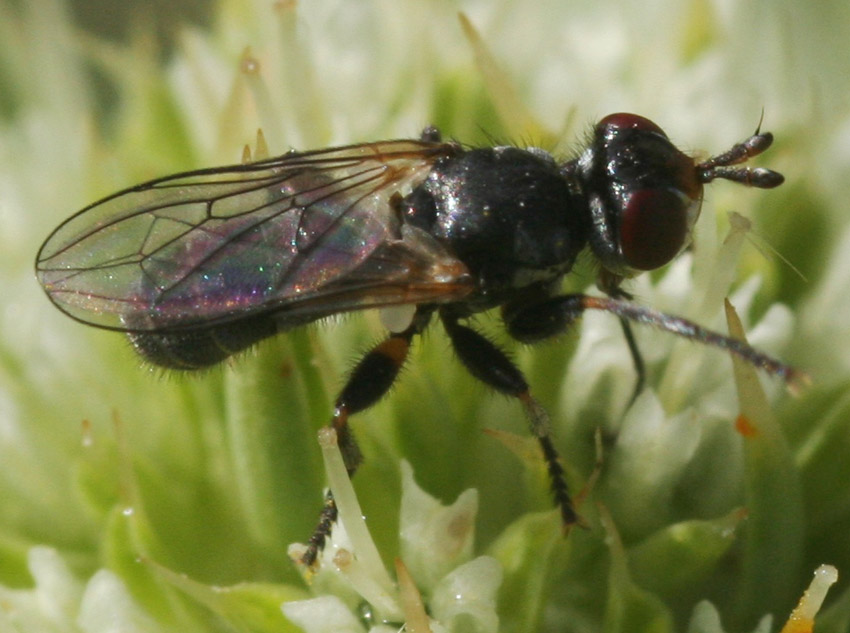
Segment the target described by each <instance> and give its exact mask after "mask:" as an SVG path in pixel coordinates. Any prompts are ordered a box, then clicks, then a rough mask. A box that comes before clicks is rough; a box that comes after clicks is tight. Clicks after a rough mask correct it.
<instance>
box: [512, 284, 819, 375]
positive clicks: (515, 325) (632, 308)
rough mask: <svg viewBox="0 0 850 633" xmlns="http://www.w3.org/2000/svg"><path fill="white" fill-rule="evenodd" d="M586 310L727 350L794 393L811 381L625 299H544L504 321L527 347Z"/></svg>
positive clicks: (690, 323) (678, 319) (695, 326)
mask: <svg viewBox="0 0 850 633" xmlns="http://www.w3.org/2000/svg"><path fill="white" fill-rule="evenodd" d="M586 310H602V311H604V312H610V313H611V314H613V315H615V316H617V317H619V318H620V319H621V321H627V322H634V323H642V324H645V325H651V326H652V327H655V328H656V329H659V330H663V331H665V332H669V333H670V334H675V335H677V336H681V337H683V338H687V339H690V340H692V341H694V342H697V343H701V344H703V345H709V346H711V347H716V348H718V349H722V350H726V351H728V352H731V353H732V354H735V355H736V356H738V357H739V358H741V359H742V360H744V361H746V362H748V363H749V364H750V365H752V366H753V367H756V368H757V369H761V370H762V371H765V372H767V373H768V374H770V375H772V376H778V377H779V378H782V379H783V380H784V381H785V382H786V383H787V385H788V387H789V389H791V390H795V389H797V388H799V387H800V386H801V385H803V384H805V383H806V381H807V378H808V377H807V376H806V375H805V374H804V373H801V372H799V371H797V370H796V369H794V368H793V367H791V366H790V365H786V364H785V363H783V362H781V361H779V360H776V359H775V358H773V357H771V356H768V355H767V354H764V353H763V352H760V351H758V350H757V349H755V348H753V347H750V346H749V345H747V344H746V343H744V342H743V341H740V340H738V339H734V338H731V337H729V336H725V335H723V334H720V333H718V332H714V331H712V330H709V329H707V328H704V327H702V326H701V325H698V324H697V323H694V322H693V321H689V320H687V319H683V318H681V317H677V316H673V315H672V314H667V313H665V312H659V311H658V310H653V309H652V308H648V307H646V306H642V305H639V304H637V303H634V302H632V301H626V300H624V299H618V298H613V297H594V296H591V295H584V294H572V295H562V296H557V297H551V298H548V299H543V300H541V301H539V302H537V303H531V304H528V305H527V306H526V307H513V308H512V309H511V310H509V311H505V313H504V318H505V324H506V326H507V328H508V333H509V334H510V335H511V336H512V337H514V338H515V339H517V340H518V341H522V342H523V343H534V342H537V341H540V340H542V339H545V338H549V337H552V336H555V335H557V334H560V333H562V332H563V331H564V330H566V329H567V327H569V326H570V325H571V324H572V323H573V322H574V321H575V320H576V319H578V318H579V317H580V316H581V315H582V314H583V313H584V312H585V311H586Z"/></svg>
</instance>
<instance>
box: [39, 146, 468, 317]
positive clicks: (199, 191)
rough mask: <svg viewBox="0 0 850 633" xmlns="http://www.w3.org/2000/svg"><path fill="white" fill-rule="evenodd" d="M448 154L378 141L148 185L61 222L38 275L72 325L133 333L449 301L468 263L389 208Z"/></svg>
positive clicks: (463, 282) (461, 289)
mask: <svg viewBox="0 0 850 633" xmlns="http://www.w3.org/2000/svg"><path fill="white" fill-rule="evenodd" d="M457 151H459V150H458V148H457V147H456V146H455V145H452V144H447V143H429V142H420V141H387V142H378V143H369V144H363V145H352V146H347V147H340V148H336V149H327V150H317V151H313V152H305V153H294V152H292V153H289V154H285V155H283V156H281V157H278V158H274V159H270V160H265V161H260V162H257V163H251V164H247V165H235V166H231V167H223V168H216V169H207V170H200V171H195V172H189V173H185V174H178V175H175V176H170V177H167V178H162V179H159V180H154V181H151V182H148V183H145V184H142V185H139V186H137V187H133V188H131V189H127V190H125V191H122V192H120V193H117V194H115V195H113V196H110V197H108V198H105V199H103V200H101V201H100V202H96V203H95V204H93V205H91V206H89V207H87V208H85V209H83V210H82V211H80V212H79V213H77V214H76V215H74V216H72V217H71V218H69V219H68V220H66V221H65V222H64V223H63V224H61V225H60V226H59V227H58V228H57V229H56V230H55V231H54V232H53V233H52V234H51V235H50V237H48V239H47V241H46V242H45V243H44V245H43V246H42V247H41V250H40V251H39V253H38V256H37V258H36V273H37V276H38V279H39V281H40V282H41V284H42V286H43V287H44V289H45V291H46V292H47V294H48V296H49V297H50V299H51V300H52V301H53V302H54V303H55V304H56V305H57V306H58V307H59V309H61V310H62V311H63V312H65V313H67V314H68V315H70V316H71V317H73V318H74V319H77V320H79V321H83V322H85V323H88V324H91V325H95V326H98V327H103V328H108V329H116V330H124V331H137V332H150V331H166V330H170V329H181V328H194V327H204V326H208V325H214V324H219V323H226V322H229V321H233V320H236V319H241V318H244V317H248V316H253V315H257V314H263V313H272V312H274V313H276V318H278V319H279V321H280V325H281V327H284V328H285V327H286V326H287V325H295V324H300V323H304V322H306V321H310V320H313V319H316V318H319V317H322V316H326V315H328V314H333V313H336V312H343V311H347V310H355V309H360V308H366V307H373V306H385V305H395V304H401V303H423V302H444V301H452V300H455V299H459V298H461V297H463V296H465V295H466V294H467V293H468V292H469V291H470V290H471V281H470V278H469V275H468V271H467V269H466V267H465V266H464V265H463V264H462V263H461V262H460V261H458V260H457V259H455V258H454V257H452V256H451V255H450V254H449V253H447V252H446V251H445V250H444V249H443V248H442V247H441V246H440V245H439V244H438V243H437V242H436V241H435V240H433V238H431V237H430V236H429V235H428V234H427V233H425V232H424V231H419V230H417V229H414V228H412V227H410V226H405V225H404V224H403V223H402V221H401V218H400V217H399V216H398V213H397V204H396V203H397V201H398V200H399V199H400V198H399V196H403V195H405V194H406V193H408V192H409V191H410V190H411V189H412V188H413V187H415V186H416V185H418V184H419V183H420V182H422V180H423V179H424V178H425V177H426V176H427V174H428V172H429V171H430V170H431V168H432V166H433V165H434V163H435V161H437V160H438V159H439V158H441V157H446V156H451V155H452V154H454V153H456V152H457ZM278 314H279V316H277V315H278Z"/></svg>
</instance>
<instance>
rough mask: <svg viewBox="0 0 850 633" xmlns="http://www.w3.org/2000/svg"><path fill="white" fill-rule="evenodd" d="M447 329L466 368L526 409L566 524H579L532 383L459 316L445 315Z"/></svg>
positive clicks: (557, 503)
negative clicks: (458, 318) (531, 391)
mask: <svg viewBox="0 0 850 633" xmlns="http://www.w3.org/2000/svg"><path fill="white" fill-rule="evenodd" d="M441 317H442V320H443V326H444V327H445V328H446V332H447V333H448V335H449V338H450V339H451V342H452V346H453V347H454V349H455V351H456V352H457V355H458V357H459V358H460V360H461V362H462V363H463V364H464V366H465V367H466V368H467V369H468V370H469V373H471V374H472V375H473V376H475V377H476V378H477V379H478V380H480V381H481V382H483V383H485V384H487V385H489V386H491V387H493V388H494V389H495V390H496V391H499V392H500V393H503V394H505V395H508V396H513V397H515V398H517V399H518V400H519V401H520V402H521V403H522V406H523V408H524V409H525V413H526V416H527V417H528V422H529V426H530V427H531V432H532V434H533V435H534V437H536V438H537V441H538V442H539V443H540V447H541V449H543V457H544V459H545V460H546V467H547V469H548V471H549V479H550V481H551V485H552V494H553V496H554V498H555V503H556V505H557V506H558V508H559V509H560V511H561V519H562V520H563V522H564V525H565V526H566V525H572V524H574V523H577V522H578V516H577V515H576V511H575V508H574V507H573V502H572V500H571V499H570V495H569V492H568V491H567V482H566V480H565V479H564V469H563V467H562V466H561V462H560V458H559V456H558V451H557V450H556V449H555V445H554V444H553V443H552V432H551V428H550V427H551V425H550V423H549V414H548V413H546V410H545V409H544V408H543V407H542V406H541V405H540V403H539V402H537V400H535V399H534V398H533V397H532V396H531V393H530V391H529V387H528V382H527V381H526V380H525V377H524V376H523V375H522V372H521V371H520V370H519V369H518V368H517V367H516V365H514V363H513V362H512V361H511V360H510V359H509V358H508V357H507V355H506V354H505V353H504V352H503V351H502V350H500V349H499V348H498V347H497V346H496V345H495V344H494V343H492V342H491V341H490V340H488V339H487V338H486V337H484V336H483V335H482V334H479V333H478V332H476V331H475V330H473V329H472V328H469V327H466V326H464V325H460V324H459V323H458V322H457V319H456V318H455V317H452V316H449V315H446V314H445V313H441Z"/></svg>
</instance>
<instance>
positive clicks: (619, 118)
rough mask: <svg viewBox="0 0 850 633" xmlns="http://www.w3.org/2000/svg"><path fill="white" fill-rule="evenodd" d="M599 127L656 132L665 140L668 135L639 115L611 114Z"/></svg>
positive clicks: (626, 113) (627, 113) (600, 122)
mask: <svg viewBox="0 0 850 633" xmlns="http://www.w3.org/2000/svg"><path fill="white" fill-rule="evenodd" d="M597 125H598V126H599V127H605V128H613V129H617V130H640V131H642V132H655V133H656V134H660V135H661V136H663V137H664V138H667V135H666V134H665V133H664V130H662V129H661V128H660V127H658V126H657V125H656V124H655V123H653V122H652V121H650V120H649V119H647V118H646V117H643V116H640V115H638V114H630V113H629V112H616V113H614V114H609V115H608V116H606V117H605V118H603V119H602V120H601V121H599V123H598V124H597Z"/></svg>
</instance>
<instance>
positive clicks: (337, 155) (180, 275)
mask: <svg viewBox="0 0 850 633" xmlns="http://www.w3.org/2000/svg"><path fill="white" fill-rule="evenodd" d="M771 142H772V137H771V135H770V134H760V133H758V132H757V133H756V134H755V135H754V136H752V137H750V138H749V139H747V140H746V141H744V142H743V143H739V144H737V145H735V146H733V147H732V149H730V150H729V151H727V152H725V153H723V154H720V155H718V156H716V157H714V158H711V159H709V160H707V161H704V162H700V163H697V162H695V161H694V160H693V159H692V158H690V157H689V156H687V155H686V154H684V153H682V152H681V151H679V150H678V149H677V148H676V147H675V146H674V145H673V144H672V143H671V142H670V141H669V139H668V138H667V136H666V135H665V133H664V132H663V131H662V130H661V129H660V128H659V127H658V126H657V125H656V124H654V123H652V122H651V121H649V120H647V119H645V118H643V117H640V116H637V115H634V114H624V113H621V114H613V115H610V116H607V117H605V118H604V119H602V120H601V121H600V122H599V123H598V124H597V125H596V126H595V128H594V132H593V137H592V139H591V141H590V142H589V145H588V147H587V149H585V150H584V151H583V152H582V153H581V154H580V155H579V156H578V157H577V158H575V159H572V160H568V161H565V162H562V163H559V162H557V161H556V160H555V159H554V158H553V157H552V156H550V155H549V154H547V153H546V152H544V151H542V150H539V149H534V148H531V149H527V150H522V149H518V148H515V147H491V148H479V149H469V148H465V147H463V146H461V145H459V144H457V143H454V142H443V141H441V140H440V138H439V134H438V133H437V132H436V130H434V129H433V128H431V129H428V130H426V131H425V132H424V133H423V136H422V140H419V141H414V140H400V141H386V142H377V143H367V144H362V145H351V146H347V147H340V148H335V149H326V150H317V151H311V152H304V153H296V152H290V153H288V154H285V155H283V156H280V157H278V158H274V159H269V160H263V161H260V162H256V163H251V164H247V165H236V166H231V167H223V168H216V169H206V170H200V171H194V172H189V173H185V174H179V175H176V176H170V177H167V178H163V179H159V180H154V181H151V182H148V183H145V184H142V185H139V186H137V187H133V188H130V189H127V190H125V191H123V192H120V193H118V194H115V195H113V196H110V197H108V198H105V199H104V200H101V201H100V202H97V203H95V204H93V205H91V206H89V207H87V208H85V209H83V210H82V211H80V212H79V213H77V214H76V215H74V216H72V217H71V218H69V219H68V220H66V221H65V222H64V223H63V224H61V225H60V226H59V227H58V228H57V229H56V230H55V231H54V232H53V233H52V234H51V235H50V237H49V238H48V239H47V241H46V242H45V244H44V245H43V246H42V247H41V250H40V251H39V253H38V256H37V259H36V272H37V275H38V279H39V281H40V282H41V284H42V286H43V287H44V289H45V290H46V292H47V294H48V296H49V297H50V299H51V300H52V301H53V302H54V303H55V304H56V306H57V307H58V308H59V309H60V310H62V311H63V312H65V313H67V314H68V315H70V316H71V317H73V318H75V319H77V320H79V321H82V322H84V323H88V324H90V325H95V326H98V327H102V328H106V329H112V330H119V331H122V332H126V333H127V334H128V335H129V337H130V339H131V340H132V342H133V345H134V346H135V348H136V350H137V351H138V352H139V353H140V354H141V355H142V356H143V357H144V358H145V359H147V360H149V361H150V362H152V363H155V364H158V365H163V366H166V367H173V368H177V369H195V368H201V367H206V366H209V365H212V364H215V363H218V362H220V361H222V360H224V359H225V358H227V357H228V356H230V355H232V354H234V353H236V352H238V351H240V350H242V349H245V348H247V347H249V346H251V345H253V344H254V343H256V342H257V341H259V340H261V339H263V338H265V337H268V336H271V335H273V334H275V333H278V332H281V331H285V330H287V329H290V328H293V327H297V326H300V325H303V324H305V323H308V322H311V321H315V320H317V319H320V318H322V317H326V316H329V315H332V314H336V313H340V312H347V311H352V310H360V309H365V308H377V307H386V306H396V305H407V304H410V305H414V306H415V311H414V312H413V316H412V318H411V319H410V321H409V323H406V324H405V325H404V326H403V327H401V328H399V331H396V332H393V333H391V334H390V335H389V336H388V338H387V339H386V340H385V341H384V342H382V343H380V344H379V345H377V346H376V347H375V348H374V349H372V350H371V351H369V352H368V353H367V354H366V355H365V356H364V358H363V359H362V360H361V362H360V363H359V364H358V365H357V366H356V367H355V368H354V370H353V372H352V374H351V376H350V377H349V379H348V382H347V384H346V385H345V387H344V388H343V389H342V392H341V393H340V395H339V397H338V398H337V400H336V403H335V406H334V412H333V416H332V421H331V424H332V425H333V426H334V428H335V429H336V431H337V434H338V437H339V442H340V446H341V449H342V451H343V456H344V458H345V462H346V466H347V468H348V470H349V473H351V474H353V473H354V471H355V470H356V469H357V467H358V465H359V463H360V462H361V456H360V453H359V451H358V449H357V445H356V443H355V441H354V438H353V437H352V435H351V433H350V431H349V427H348V418H349V416H350V415H351V414H354V413H356V412H358V411H361V410H363V409H365V408H367V407H369V406H371V405H372V404H374V403H375V402H376V401H377V400H378V399H379V398H381V397H382V396H383V395H384V394H385V393H386V391H387V390H388V389H389V387H390V386H391V385H392V383H393V381H394V380H395V378H396V376H397V374H398V371H399V369H400V367H401V366H402V364H403V363H404V361H405V358H406V356H407V353H408V349H409V347H410V344H411V342H412V340H413V339H414V337H416V336H417V335H418V334H420V333H421V332H422V331H423V330H424V328H425V327H426V325H427V324H428V322H429V321H430V320H431V318H432V317H434V316H436V317H438V318H439V320H440V321H441V322H442V324H443V326H444V328H445V330H446V332H447V333H448V335H449V338H450V340H451V342H452V345H453V347H454V349H455V350H456V352H457V354H458V357H459V358H460V360H461V361H462V363H463V364H464V365H465V366H466V367H467V368H468V369H469V371H470V372H471V373H472V374H473V375H474V376H475V377H476V378H478V379H480V380H481V381H483V382H484V383H486V384H488V385H490V386H491V387H493V388H495V389H496V390H497V391H500V392H502V393H505V394H508V395H511V396H514V397H516V398H517V399H518V400H519V401H520V402H521V403H522V406H523V407H524V409H525V411H526V413H527V415H528V418H529V421H530V426H531V429H532V433H533V434H534V435H535V436H536V437H537V438H538V440H539V442H540V445H541V447H542V449H543V453H544V456H545V459H546V461H547V464H548V468H549V473H550V476H551V479H552V487H553V492H554V496H555V501H556V503H557V504H558V506H559V507H560V509H561V514H562V517H563V520H564V522H565V523H567V524H569V523H573V522H575V521H576V515H575V512H574V509H573V506H572V503H571V501H570V498H569V495H568V494H567V488H566V484H565V482H564V477H563V473H562V469H561V466H560V464H559V461H558V455H557V452H556V450H555V448H554V445H553V443H552V440H551V437H550V431H549V423H548V419H547V416H546V413H545V411H544V409H543V408H542V407H541V406H540V405H539V404H538V403H537V401H536V400H534V398H533V397H532V395H531V393H530V390H529V386H528V384H527V382H526V380H525V378H524V377H523V375H522V373H521V372H520V371H519V370H518V369H517V368H516V367H515V365H514V364H513V363H512V362H511V361H510V359H509V358H508V357H507V356H506V355H505V354H504V353H503V352H502V351H501V350H500V349H499V348H498V347H497V346H495V345H494V344H493V343H491V342H490V341H489V340H488V339H486V338H485V337H483V336H482V335H481V334H479V333H477V332H476V331H475V330H474V329H472V328H471V327H469V326H468V325H466V324H464V323H463V320H464V319H465V318H466V317H469V316H470V315H473V314H475V313H478V312H481V311H484V310H488V309H490V308H494V307H501V309H502V315H503V319H504V322H505V325H506V327H507V331H508V332H509V334H510V335H511V336H512V337H513V338H515V339H518V340H520V341H523V342H534V341H537V340H540V339H544V338H547V337H551V336H553V335H555V334H558V333H560V332H562V331H564V330H565V329H566V328H567V327H568V326H569V325H570V324H571V323H572V322H573V321H574V320H575V319H576V318H577V317H579V316H580V315H581V313H582V312H583V311H585V310H588V309H598V310H605V311H608V312H612V313H614V314H615V315H617V316H618V317H619V318H620V319H621V320H622V321H623V322H624V323H627V322H628V321H638V322H645V323H649V324H652V325H655V326H656V327H659V328H662V329H664V330H667V331H670V332H673V333H676V334H679V335H682V336H685V337H688V338H691V339H694V340H697V341H700V342H703V343H706V344H710V345H715V346H718V347H721V348H725V349H728V350H731V351H732V352H734V353H737V354H738V355H740V356H742V357H744V358H745V359H747V360H748V361H749V362H750V363H752V364H754V365H756V366H758V367H760V368H762V369H764V370H766V371H768V372H769V373H772V374H775V375H779V376H781V377H782V378H784V379H785V380H788V381H792V380H793V379H795V377H796V375H795V372H794V370H792V369H791V368H790V367H788V366H786V365H783V364H782V363H779V362H778V361H775V360H773V359H771V358H769V357H768V356H766V355H764V354H761V353H760V352H758V351H756V350H754V349H753V348H750V347H749V346H747V345H745V344H743V343H740V342H738V341H735V340H732V339H729V338H727V337H724V336H722V335H720V334H716V333H713V332H710V331H707V330H704V329H702V328H700V327H699V326H697V325H695V324H693V323H690V322H688V321H686V320H684V319H680V318H677V317H673V316H670V315H666V314H662V313H658V312H655V311H653V310H651V309H649V308H645V307H641V306H638V305H637V304H634V303H632V302H630V301H628V295H627V294H626V293H625V292H624V291H623V290H621V289H620V284H621V282H622V281H623V280H624V279H625V278H627V277H630V276H632V275H635V274H637V273H639V272H640V271H644V270H651V269H655V268H658V267H660V266H663V265H664V264H666V263H667V262H669V261H670V260H671V259H673V258H674V257H675V256H676V255H677V254H678V253H679V252H681V250H682V249H683V248H685V247H686V246H687V245H688V243H689V239H690V232H691V228H692V227H693V225H694V222H695V221H696V219H697V216H698V214H699V209H700V204H701V201H702V193H703V185H704V184H705V183H708V182H710V181H711V180H714V179H716V178H723V179H727V180H733V181H736V182H740V183H742V184H745V185H749V186H755V187H759V188H771V187H775V186H777V185H779V184H781V183H782V181H783V178H782V176H781V175H779V174H777V173H776V172H773V171H770V170H767V169H762V168H749V167H740V166H736V165H739V164H740V163H743V162H745V161H746V160H747V159H748V158H750V157H751V156H754V155H757V154H760V153H761V152H763V151H764V150H766V149H767V148H768V147H769V145H770V144H771ZM587 248H589V250H590V252H591V253H592V255H593V256H594V257H595V258H596V260H598V262H599V264H600V287H601V288H602V289H603V290H604V291H605V293H606V294H607V295H608V296H607V297H594V296H589V295H583V294H572V295H561V294H559V293H558V282H559V281H560V280H561V278H562V277H563V276H564V275H565V274H566V273H568V272H569V271H570V270H571V268H572V266H573V264H574V262H575V259H576V257H577V256H578V254H579V253H580V252H581V251H583V250H585V249H587ZM627 334H628V335H629V337H630V332H629V331H628V329H627ZM633 354H634V355H635V358H636V362H637V361H638V360H639V357H638V356H637V353H636V352H633ZM335 518H336V508H335V506H334V503H333V498H332V497H331V496H328V498H327V500H326V504H325V509H324V511H323V513H322V519H321V521H320V525H319V527H318V528H317V531H316V533H315V534H314V536H313V538H312V539H311V544H310V546H309V548H308V550H307V553H306V554H305V555H304V559H303V560H304V562H305V563H308V564H312V563H313V562H314V561H315V558H316V555H317V553H318V551H319V549H320V548H321V547H322V546H323V544H324V541H325V539H326V537H327V535H328V534H329V532H330V529H331V526H332V524H333V522H334V520H335Z"/></svg>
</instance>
